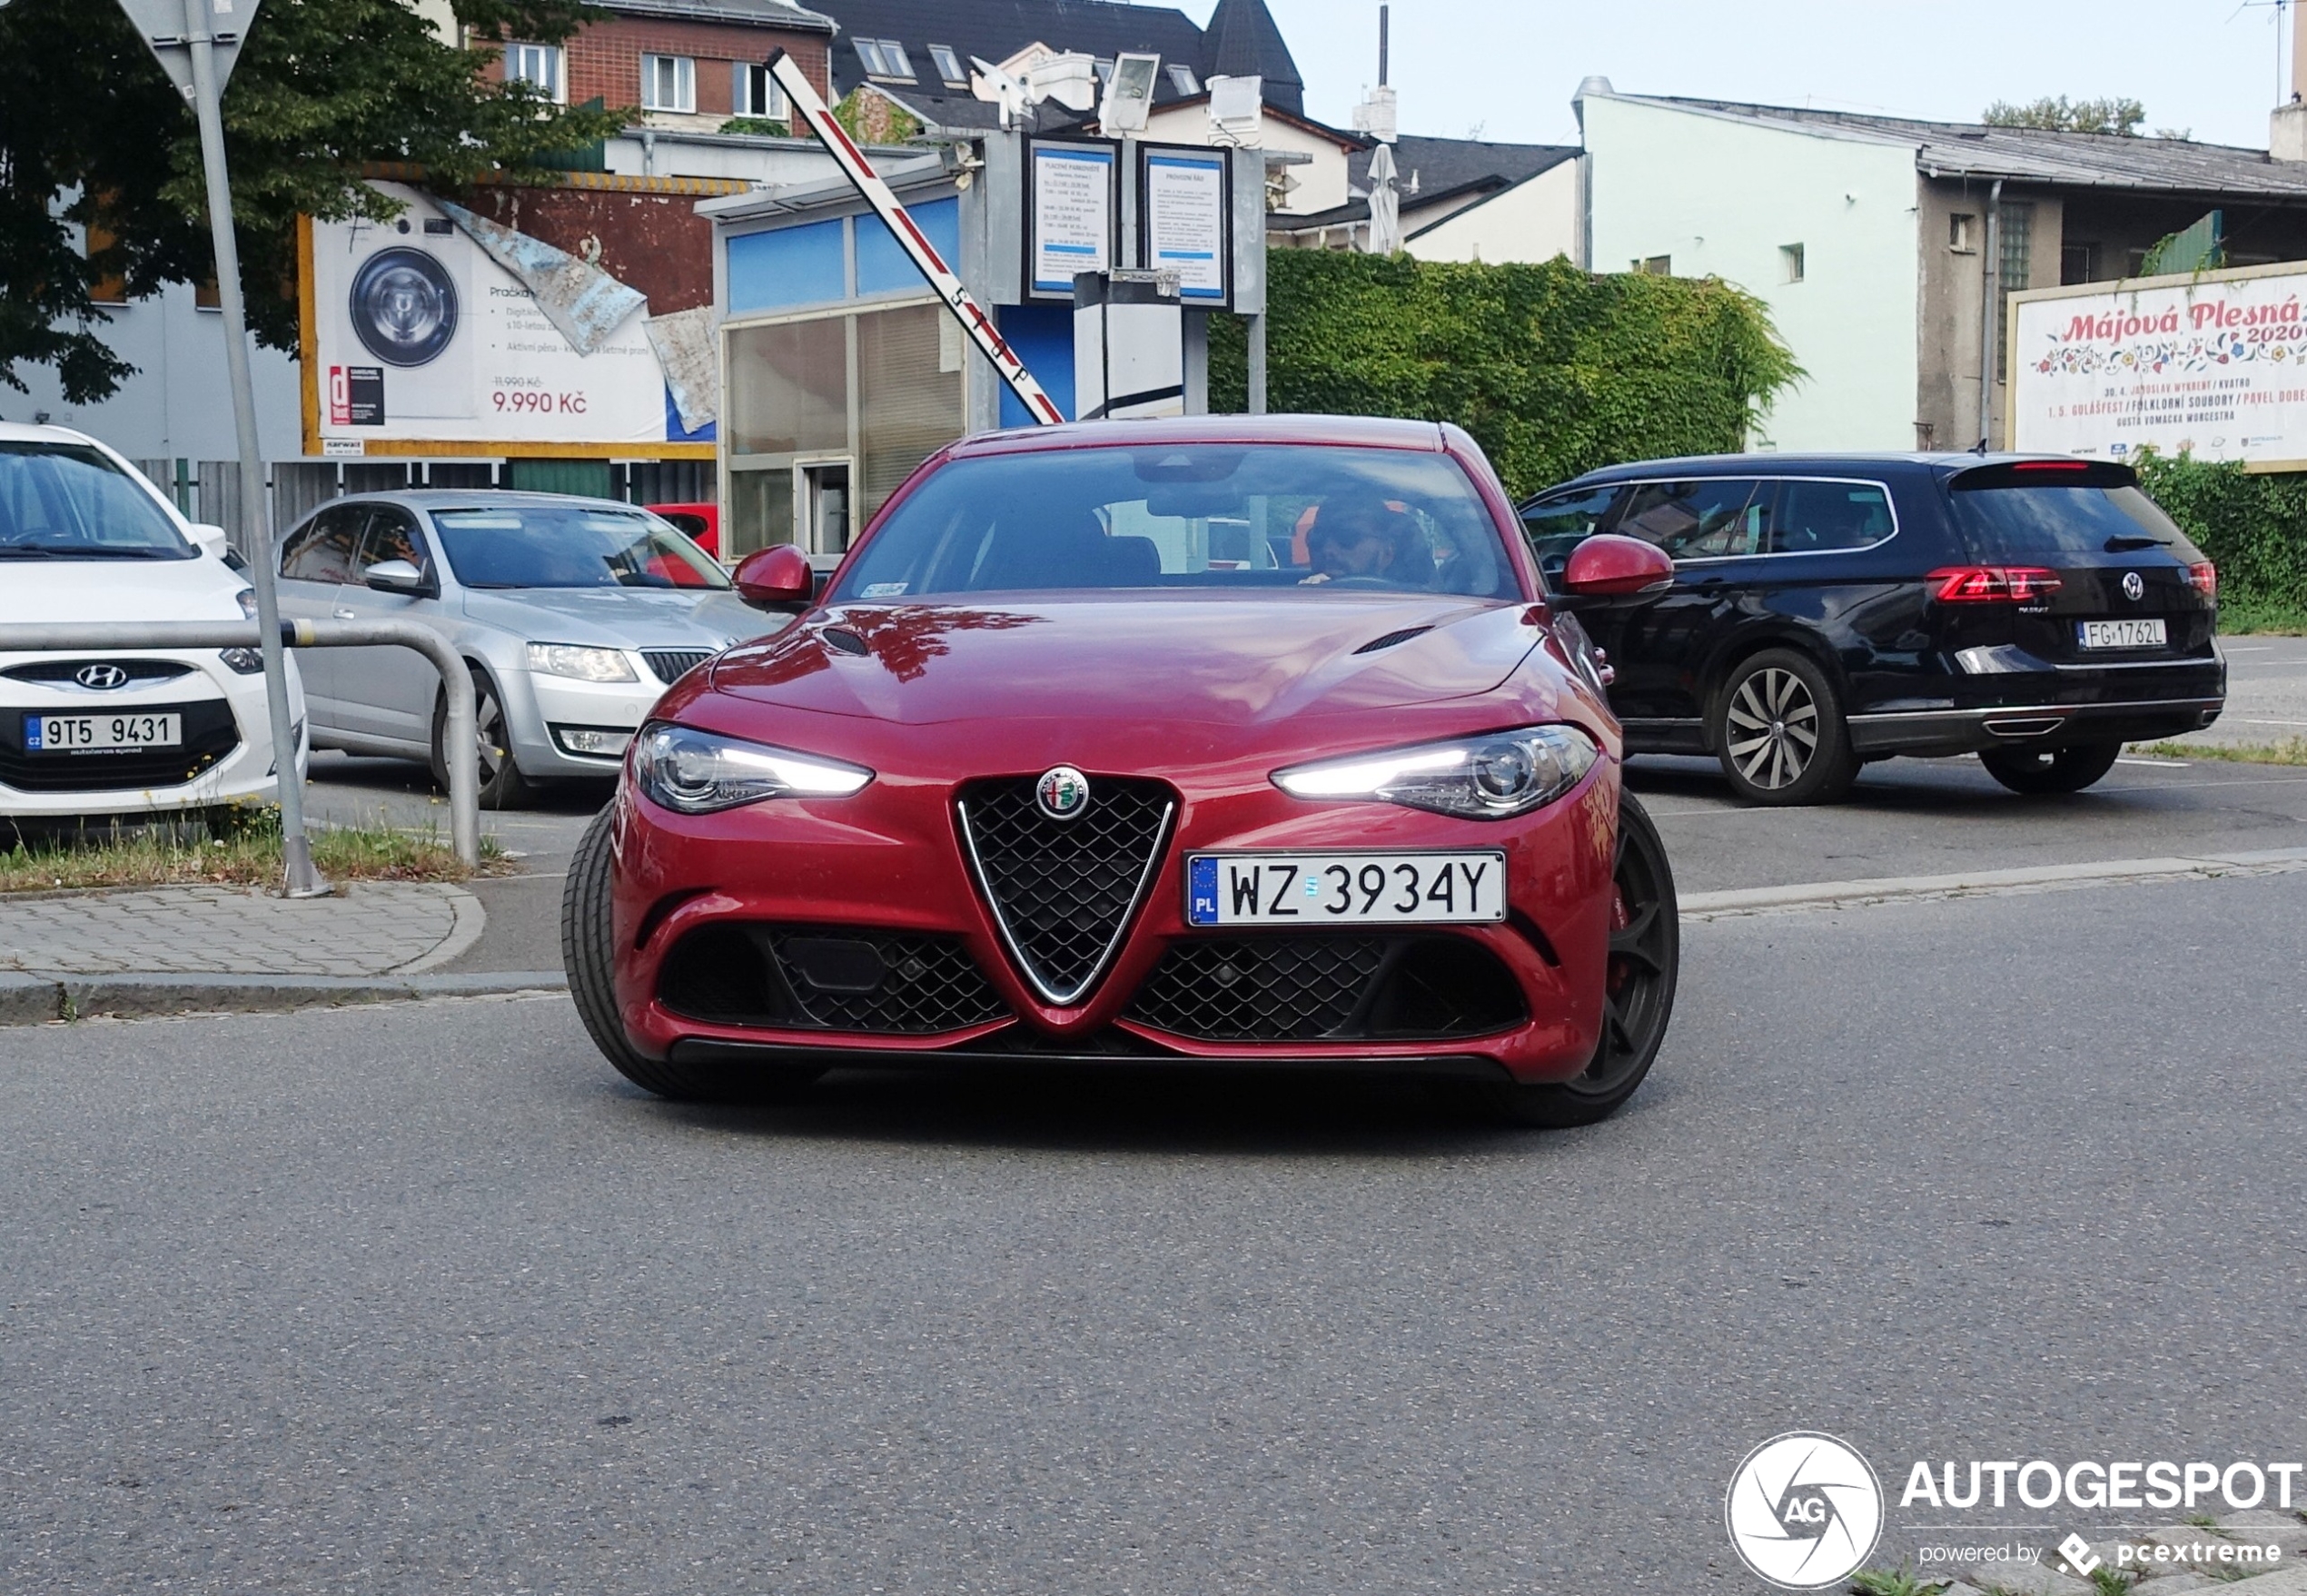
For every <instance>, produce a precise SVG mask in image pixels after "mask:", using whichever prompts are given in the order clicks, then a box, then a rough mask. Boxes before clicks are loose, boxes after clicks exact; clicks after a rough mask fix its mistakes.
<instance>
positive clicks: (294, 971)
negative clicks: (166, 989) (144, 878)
mask: <svg viewBox="0 0 2307 1596" xmlns="http://www.w3.org/2000/svg"><path fill="white" fill-rule="evenodd" d="M482 918H483V917H482V915H481V911H480V900H479V899H477V898H475V897H473V896H472V894H471V893H470V892H467V891H466V890H465V889H464V888H462V887H451V886H446V885H442V884H439V883H432V882H407V881H356V882H349V883H346V884H345V885H343V886H342V887H339V888H338V889H337V893H336V895H335V896H334V897H315V898H285V897H272V896H271V895H270V894H267V893H263V892H259V891H256V890H254V889H252V888H245V887H148V888H129V889H124V890H117V891H104V892H72V893H55V894H52V895H43V896H34V897H15V896H11V897H5V898H0V970H28V971H38V972H41V973H43V974H56V975H85V976H110V975H127V974H145V975H184V976H193V975H215V976H383V975H413V974H416V973H418V972H421V971H423V970H427V969H431V968H432V967H435V966H438V965H441V964H445V963H446V962H448V960H450V959H451V958H453V957H456V955H457V954H459V953H460V952H462V951H463V950H464V949H465V948H466V947H470V946H471V944H472V943H473V941H474V940H475V939H476V938H478V937H479V936H480V928H481V924H482Z"/></svg>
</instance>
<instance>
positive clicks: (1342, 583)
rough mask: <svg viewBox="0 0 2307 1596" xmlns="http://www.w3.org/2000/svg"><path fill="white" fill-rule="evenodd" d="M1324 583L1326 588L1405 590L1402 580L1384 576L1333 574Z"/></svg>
mask: <svg viewBox="0 0 2307 1596" xmlns="http://www.w3.org/2000/svg"><path fill="white" fill-rule="evenodd" d="M1322 586H1323V587H1326V588H1383V589H1385V590H1388V591H1390V592H1401V591H1402V590H1403V589H1402V585H1401V583H1400V582H1398V581H1396V580H1393V579H1392V578H1391V577H1384V576H1333V577H1332V578H1331V579H1330V580H1328V581H1326V582H1324V583H1322Z"/></svg>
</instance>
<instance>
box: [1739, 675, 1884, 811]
mask: <svg viewBox="0 0 2307 1596" xmlns="http://www.w3.org/2000/svg"><path fill="white" fill-rule="evenodd" d="M1712 731H1713V733H1714V747H1715V750H1716V755H1717V757H1718V758H1720V760H1721V761H1722V773H1723V775H1725V776H1727V777H1728V778H1729V779H1730V787H1731V789H1732V790H1733V791H1735V792H1736V793H1737V794H1738V797H1739V798H1743V799H1745V800H1746V801H1747V802H1748V803H1750V804H1768V805H1793V804H1824V803H1832V802H1834V801H1835V800H1836V799H1837V798H1841V797H1842V796H1843V794H1845V793H1847V792H1848V791H1849V790H1850V784H1851V783H1852V782H1853V781H1856V779H1857V778H1858V758H1857V756H1856V754H1854V753H1852V752H1851V748H1850V729H1849V727H1848V725H1847V724H1846V723H1845V721H1844V719H1843V714H1842V702H1841V700H1840V699H1838V698H1837V696H1836V694H1835V684H1834V683H1833V682H1831V681H1829V680H1827V673H1826V672H1825V671H1824V670H1822V669H1819V668H1818V665H1817V661H1815V660H1813V659H1810V658H1809V657H1808V656H1807V655H1804V654H1797V653H1796V652H1795V651H1794V650H1792V649H1768V650H1767V651H1765V652H1763V653H1760V654H1757V655H1754V656H1753V657H1751V658H1749V659H1741V660H1740V661H1739V662H1738V668H1737V669H1734V670H1732V671H1731V673H1730V679H1728V681H1726V682H1724V683H1723V684H1722V690H1721V691H1720V692H1719V693H1718V694H1716V695H1715V704H1714V724H1713V727H1712Z"/></svg>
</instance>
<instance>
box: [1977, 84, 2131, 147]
mask: <svg viewBox="0 0 2307 1596" xmlns="http://www.w3.org/2000/svg"><path fill="white" fill-rule="evenodd" d="M2146 119H2147V108H2146V107H2145V106H2144V105H2142V104H2139V102H2138V101H2136V100H2113V99H2110V100H2069V99H2068V98H2067V97H2066V96H2065V95H2064V94H2061V95H2060V96H2059V97H2058V98H2056V99H2055V100H2054V99H2048V98H2045V99H2041V100H2035V101H2033V102H2031V103H2029V104H2025V105H2013V104H2008V103H2007V102H2005V101H2002V100H1997V101H1995V104H1992V105H1989V106H1988V107H1987V108H1986V111H1985V114H1984V115H1982V116H1981V117H1980V118H1979V120H1980V121H1982V122H1984V123H1985V124H1986V125H1987V126H1989V127H2041V128H2048V129H2049V130H2050V131H2052V132H2053V133H2111V134H2115V135H2116V136H2117V137H2119V138H2126V139H2130V138H2137V137H2138V136H2139V124H2141V123H2142V122H2144V121H2145V120H2146Z"/></svg>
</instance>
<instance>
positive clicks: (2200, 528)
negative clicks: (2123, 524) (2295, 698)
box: [2136, 454, 2307, 632]
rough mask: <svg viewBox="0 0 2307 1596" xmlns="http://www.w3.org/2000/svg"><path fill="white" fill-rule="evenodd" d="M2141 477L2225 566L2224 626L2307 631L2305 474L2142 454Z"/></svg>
mask: <svg viewBox="0 0 2307 1596" xmlns="http://www.w3.org/2000/svg"><path fill="white" fill-rule="evenodd" d="M2136 463H2137V465H2138V468H2139V480H2140V482H2141V485H2142V486H2144V488H2145V489H2146V491H2147V492H2148V494H2149V495H2150V496H2151V497H2152V498H2153V499H2154V501H2155V502H2156V503H2158V504H2160V505H2162V506H2163V509H2164V510H2165V511H2168V512H2169V514H2170V516H2171V519H2172V520H2175V521H2177V522H2178V523H2179V525H2180V526H2181V527H2183V528H2184V529H2185V530H2186V534H2187V536H2188V537H2190V538H2192V539H2193V540H2195V542H2196V544H2197V545H2198V546H2200V547H2201V548H2202V550H2203V552H2204V553H2205V554H2207V555H2209V556H2210V557H2211V561H2212V563H2213V564H2214V565H2216V566H2217V567H2218V568H2219V629H2220V630H2222V631H2294V632H2297V631H2307V476H2297V475H2272V474H2269V475H2258V474H2253V473H2252V472H2248V471H2244V470H2243V467H2242V466H2240V465H2235V464H2225V465H2213V464H2212V463H2210V462H2209V461H2198V460H2195V459H2193V458H2192V457H2190V456H2187V455H2180V456H2179V457H2177V458H2176V459H2173V460H2164V459H2162V458H2160V457H2158V456H2156V455H2154V454H2144V455H2142V456H2141V457H2140V458H2139V460H2138V461H2137V462H2136Z"/></svg>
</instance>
